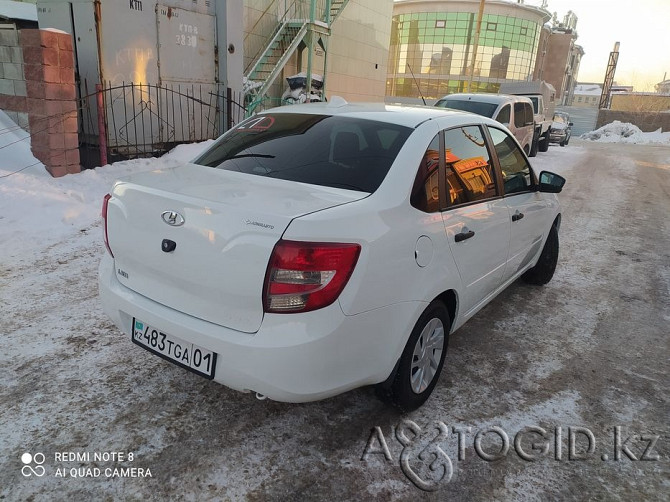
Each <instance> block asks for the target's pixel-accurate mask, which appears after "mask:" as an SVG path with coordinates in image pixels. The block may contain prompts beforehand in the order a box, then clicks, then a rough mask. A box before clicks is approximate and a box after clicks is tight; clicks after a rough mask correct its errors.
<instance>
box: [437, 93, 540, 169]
mask: <svg viewBox="0 0 670 502" xmlns="http://www.w3.org/2000/svg"><path fill="white" fill-rule="evenodd" d="M435 106H437V107H441V108H452V109H454V110H464V111H466V112H472V113H476V114H477V115H483V116H484V117H489V118H492V119H494V120H497V121H498V122H500V123H501V124H503V125H504V126H505V127H507V128H508V129H509V130H510V132H511V133H512V134H513V135H514V137H515V138H516V139H517V141H518V142H519V144H520V145H521V148H523V151H524V152H526V155H528V156H531V153H533V154H535V153H536V152H531V146H532V144H533V131H534V129H535V120H534V118H533V103H532V102H531V100H530V99H528V98H526V97H523V96H512V95H507V94H484V93H473V94H449V95H448V96H445V97H443V98H441V99H440V100H438V101H437V103H435Z"/></svg>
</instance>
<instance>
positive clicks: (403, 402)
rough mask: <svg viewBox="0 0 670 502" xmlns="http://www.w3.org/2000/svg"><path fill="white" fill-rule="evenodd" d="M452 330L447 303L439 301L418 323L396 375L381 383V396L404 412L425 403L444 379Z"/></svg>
mask: <svg viewBox="0 0 670 502" xmlns="http://www.w3.org/2000/svg"><path fill="white" fill-rule="evenodd" d="M450 329H451V320H450V318H449V312H448V311H447V308H446V307H445V305H444V304H443V303H442V302H440V301H437V300H436V301H433V302H432V303H430V305H428V307H426V310H424V311H423V313H422V314H421V316H420V317H419V320H418V321H417V322H416V324H415V325H414V329H413V330H412V333H411V334H410V336H409V339H408V340H407V345H405V349H404V350H403V353H402V356H400V360H399V361H398V364H397V365H396V366H397V369H396V370H395V374H394V375H392V376H391V377H389V379H388V380H387V381H386V382H385V383H382V384H379V385H378V386H377V395H378V396H379V397H380V398H381V399H382V400H383V401H385V402H387V403H390V404H392V405H394V406H395V407H396V408H398V409H399V410H400V411H402V412H408V411H412V410H415V409H417V408H418V407H419V406H421V405H422V404H423V403H425V402H426V400H427V399H428V397H429V396H430V394H431V393H432V392H433V389H434V388H435V385H437V381H438V380H439V379H440V373H441V372H442V367H443V366H444V359H445V356H446V354H447V346H448V344H449V331H450ZM427 344H429V345H428V349H427V350H426V347H427ZM426 373H428V375H426ZM426 377H428V379H426Z"/></svg>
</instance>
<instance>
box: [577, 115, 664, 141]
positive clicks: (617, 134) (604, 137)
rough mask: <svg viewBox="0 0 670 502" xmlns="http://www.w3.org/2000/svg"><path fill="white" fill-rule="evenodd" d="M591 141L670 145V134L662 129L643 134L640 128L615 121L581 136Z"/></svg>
mask: <svg viewBox="0 0 670 502" xmlns="http://www.w3.org/2000/svg"><path fill="white" fill-rule="evenodd" d="M580 137H581V138H582V139H586V140H590V141H600V142H601V143H635V144H638V145H650V144H662V145H670V132H663V131H662V130H661V129H658V130H657V131H653V132H642V131H641V130H640V128H639V127H637V126H636V125H633V124H631V123H629V122H620V121H618V120H615V121H614V122H612V123H610V124H606V125H604V126H602V127H601V128H600V129H596V130H595V131H591V132H587V133H585V134H582V135H581V136H580Z"/></svg>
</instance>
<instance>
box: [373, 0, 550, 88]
mask: <svg viewBox="0 0 670 502" xmlns="http://www.w3.org/2000/svg"><path fill="white" fill-rule="evenodd" d="M479 5H480V2H479V0H400V1H396V2H395V3H394V6H393V21H392V28H391V45H390V49H389V63H388V75H387V81H386V95H387V96H389V97H401V98H419V99H420V96H421V95H423V97H425V98H426V99H427V100H434V99H437V98H439V97H441V96H444V95H446V94H450V93H454V92H464V91H466V90H468V89H469V90H470V91H471V92H497V91H498V88H499V87H500V84H501V83H502V82H510V81H522V80H531V79H532V77H533V71H534V69H535V61H536V59H537V50H538V46H539V41H540V33H541V30H542V26H543V25H544V23H546V22H547V21H549V19H550V18H551V16H550V14H549V12H547V11H546V10H544V9H541V8H538V7H534V6H530V5H524V4H520V3H510V2H506V1H502V0H487V1H486V3H485V6H484V12H483V17H482V22H481V27H480V33H479V39H478V40H476V32H477V19H478V12H479ZM419 89H420V91H421V92H419Z"/></svg>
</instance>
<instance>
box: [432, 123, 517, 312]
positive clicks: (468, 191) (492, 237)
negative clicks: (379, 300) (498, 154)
mask: <svg viewBox="0 0 670 502" xmlns="http://www.w3.org/2000/svg"><path fill="white" fill-rule="evenodd" d="M443 134H444V144H443V145H442V146H443V150H444V154H443V158H444V160H445V177H444V179H445V184H446V190H445V193H446V196H447V197H446V198H447V200H446V209H445V210H444V211H443V212H442V219H443V222H444V227H445V230H446V234H447V241H448V242H449V246H450V248H451V252H452V256H453V257H454V261H455V262H456V267H457V268H458V272H459V274H460V277H461V281H462V284H463V287H464V293H463V294H461V298H460V304H461V309H462V312H464V313H465V315H468V313H470V312H472V311H473V310H475V309H476V308H478V307H479V306H480V305H481V304H482V303H483V302H484V300H486V299H487V297H489V296H490V295H491V294H492V293H493V291H495V290H496V289H497V288H498V286H499V285H500V284H501V281H502V277H503V273H504V269H505V265H506V262H507V252H508V246H509V239H510V219H509V214H508V209H507V205H506V204H505V201H504V200H503V199H502V197H501V194H502V192H501V187H499V186H498V184H499V180H498V178H497V177H496V174H495V170H494V167H493V164H492V161H491V158H492V156H491V154H490V152H489V149H488V148H487V145H486V141H485V134H484V131H483V129H482V128H481V127H480V126H477V125H473V126H466V127H457V128H453V129H448V130H445V131H443Z"/></svg>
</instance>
